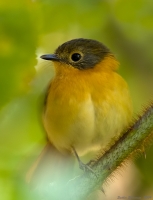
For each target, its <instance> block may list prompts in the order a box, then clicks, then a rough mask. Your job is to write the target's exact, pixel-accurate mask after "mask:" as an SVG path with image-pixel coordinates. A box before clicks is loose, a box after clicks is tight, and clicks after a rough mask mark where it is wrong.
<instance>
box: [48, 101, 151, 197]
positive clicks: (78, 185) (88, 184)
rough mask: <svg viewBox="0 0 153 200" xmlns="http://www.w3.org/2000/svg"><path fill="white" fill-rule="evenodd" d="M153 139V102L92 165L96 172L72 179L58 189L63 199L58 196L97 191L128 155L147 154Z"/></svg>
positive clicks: (84, 195)
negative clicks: (146, 151) (146, 149)
mask: <svg viewBox="0 0 153 200" xmlns="http://www.w3.org/2000/svg"><path fill="white" fill-rule="evenodd" d="M151 138H153V103H152V104H151V105H150V106H149V107H147V108H146V109H145V111H144V112H143V114H142V115H141V116H140V117H139V118H138V119H137V120H136V121H135V123H134V124H133V125H132V126H131V127H130V128H129V129H128V130H127V131H126V132H125V133H123V134H122V136H121V137H120V138H119V139H117V140H116V142H114V143H113V145H112V146H111V147H110V148H109V149H108V150H106V151H105V152H104V153H103V154H101V155H100V156H99V157H98V159H97V160H96V161H94V162H93V164H92V165H91V166H90V167H91V168H92V169H93V171H94V173H91V172H90V171H89V172H85V173H84V174H83V175H81V176H79V177H76V178H75V179H73V180H70V181H69V182H68V183H67V184H66V185H65V186H64V187H63V186H62V189H61V191H60V188H58V190H57V191H58V195H57V196H59V198H58V197H57V198H56V197H55V198H54V199H61V198H62V199H63V200H85V199H86V198H87V197H88V195H89V194H90V193H92V192H93V191H94V190H96V189H100V188H101V187H102V184H103V183H104V181H105V180H106V178H108V176H109V175H110V174H111V173H113V172H114V170H115V169H117V168H118V167H119V166H121V165H122V164H123V163H124V162H125V161H126V160H127V159H128V158H130V157H131V156H135V155H136V154H137V153H139V152H142V153H144V149H145V147H146V145H148V144H149V142H150V141H151ZM50 199H52V198H50Z"/></svg>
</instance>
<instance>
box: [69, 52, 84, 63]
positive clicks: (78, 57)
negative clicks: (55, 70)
mask: <svg viewBox="0 0 153 200" xmlns="http://www.w3.org/2000/svg"><path fill="white" fill-rule="evenodd" d="M81 57H82V56H81V54H79V53H73V54H72V56H71V59H72V61H74V62H77V61H79V60H80V59H81Z"/></svg>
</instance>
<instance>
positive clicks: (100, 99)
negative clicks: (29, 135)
mask: <svg viewBox="0 0 153 200" xmlns="http://www.w3.org/2000/svg"><path fill="white" fill-rule="evenodd" d="M117 64H118V63H117V61H115V60H114V58H113V57H111V56H109V57H107V58H105V59H104V60H103V61H102V62H101V63H99V64H98V65H97V66H96V67H94V68H92V69H87V70H78V69H76V68H74V67H72V66H68V65H63V64H60V63H58V62H55V63H54V65H55V69H56V76H55V78H54V79H53V80H52V82H51V86H50V89H49V92H48V97H47V104H46V108H45V112H44V117H43V121H44V127H45V129H46V132H47V134H48V137H49V140H50V141H51V142H52V143H53V144H54V145H55V147H56V148H57V149H59V151H61V152H66V151H70V149H71V147H72V146H74V147H75V149H76V150H77V152H79V154H84V153H85V152H87V151H89V150H93V149H98V148H100V147H101V146H104V145H106V144H107V143H108V142H109V140H110V138H111V137H112V136H114V135H115V134H119V133H120V132H121V131H122V130H123V128H124V127H125V126H127V124H128V122H129V121H130V118H131V113H132V112H131V110H132V109H131V101H130V97H129V94H128V88H127V84H126V83H125V81H124V80H123V79H122V77H121V76H119V75H118V74H117V73H116V72H115V69H116V68H117Z"/></svg>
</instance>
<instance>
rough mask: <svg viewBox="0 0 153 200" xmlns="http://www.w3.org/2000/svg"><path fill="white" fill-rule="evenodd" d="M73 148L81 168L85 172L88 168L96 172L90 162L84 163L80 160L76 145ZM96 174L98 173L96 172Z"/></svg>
mask: <svg viewBox="0 0 153 200" xmlns="http://www.w3.org/2000/svg"><path fill="white" fill-rule="evenodd" d="M72 150H73V153H74V155H75V157H76V159H77V161H78V163H79V167H80V169H82V170H83V171H84V172H86V171H87V170H88V171H90V172H92V173H93V174H95V172H94V171H93V170H92V169H91V167H90V166H89V165H88V164H84V163H83V162H82V161H81V160H80V158H79V156H78V154H77V152H76V150H75V148H74V147H72ZM95 176H96V174H95Z"/></svg>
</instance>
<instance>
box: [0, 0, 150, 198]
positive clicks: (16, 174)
mask: <svg viewBox="0 0 153 200" xmlns="http://www.w3.org/2000/svg"><path fill="white" fill-rule="evenodd" d="M152 22H153V1H152V0H135V1H132V0H124V1H123V0H84V1H81V0H80V1H71V0H33V1H32V0H22V1H20V0H14V1H11V0H5V1H1V2H0V91H1V95H0V199H3V200H16V199H30V198H31V199H33V197H32V196H31V197H30V196H29V194H28V192H27V190H28V189H27V188H26V186H25V183H24V181H23V179H22V177H24V170H25V171H26V168H27V166H28V160H29V159H30V157H32V156H36V155H37V154H39V152H40V151H41V149H42V148H43V144H44V143H45V136H44V131H43V129H42V125H41V110H42V100H43V97H44V93H45V87H46V86H47V83H48V81H49V79H50V77H51V76H52V74H53V70H52V68H51V66H48V64H46V62H45V61H42V62H40V61H39V64H37V60H36V54H37V55H38V56H39V55H40V54H41V53H44V52H52V51H54V49H55V48H56V47H57V46H58V45H59V44H61V43H62V42H65V41H66V40H69V39H72V38H77V37H84V38H93V39H96V40H99V41H101V42H103V43H104V44H106V45H107V46H108V47H109V48H110V49H111V50H112V52H114V54H115V55H116V57H117V58H118V60H120V62H121V69H120V73H121V74H122V76H123V77H124V78H125V79H126V80H127V82H128V84H129V87H130V91H131V96H132V99H133V104H134V111H135V112H139V111H140V110H141V107H142V105H146V104H147V103H148V102H149V100H151V99H153V89H152V86H153V59H152V55H153V45H152V43H153V23H152ZM36 64H37V66H36ZM42 66H43V67H42ZM35 150H36V151H35ZM152 154H153V148H151V149H150V150H149V151H148V152H147V159H146V160H145V159H144V158H140V159H139V160H138V161H137V164H138V167H139V170H140V172H141V178H140V180H141V181H142V182H141V186H140V187H139V188H138V189H137V191H136V194H140V191H141V194H146V193H145V192H146V191H151V188H152V187H153V174H152V168H153V159H152ZM142 188H143V189H142ZM148 195H149V194H148ZM152 198H153V197H152Z"/></svg>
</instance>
